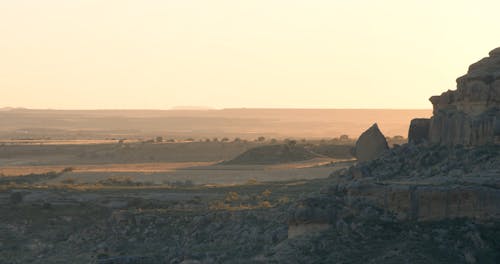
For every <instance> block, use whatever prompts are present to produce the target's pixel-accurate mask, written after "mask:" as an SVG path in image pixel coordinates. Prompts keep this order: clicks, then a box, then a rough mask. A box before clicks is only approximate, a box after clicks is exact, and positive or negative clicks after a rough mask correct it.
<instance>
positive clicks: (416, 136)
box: [408, 118, 431, 144]
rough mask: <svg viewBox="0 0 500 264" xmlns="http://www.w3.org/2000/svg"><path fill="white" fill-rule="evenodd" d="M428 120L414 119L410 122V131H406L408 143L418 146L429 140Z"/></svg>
mask: <svg viewBox="0 0 500 264" xmlns="http://www.w3.org/2000/svg"><path fill="white" fill-rule="evenodd" d="M430 121H431V120H430V119H428V118H416V119H413V120H411V123H410V130H409V131H408V142H409V143H413V144H420V143H422V142H424V141H428V140H429V128H430V124H431V123H430Z"/></svg>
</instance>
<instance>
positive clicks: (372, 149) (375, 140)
mask: <svg viewBox="0 0 500 264" xmlns="http://www.w3.org/2000/svg"><path fill="white" fill-rule="evenodd" d="M387 150H389V146H388V145H387V140H386V139H385V136H384V134H382V132H380V129H379V128H378V125H377V124H373V125H372V126H371V127H370V128H369V129H368V130H366V131H365V132H363V134H361V136H360V137H359V138H358V141H357V142H356V148H355V156H356V158H357V159H358V161H360V162H364V161H370V160H374V159H377V158H378V157H380V156H381V155H382V154H383V153H384V152H386V151H387Z"/></svg>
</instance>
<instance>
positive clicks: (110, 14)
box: [0, 0, 500, 109]
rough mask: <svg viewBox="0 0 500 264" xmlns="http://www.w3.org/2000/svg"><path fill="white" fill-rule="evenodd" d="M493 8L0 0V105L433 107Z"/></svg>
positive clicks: (256, 0) (486, 47) (492, 24)
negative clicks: (433, 101) (432, 99)
mask: <svg viewBox="0 0 500 264" xmlns="http://www.w3.org/2000/svg"><path fill="white" fill-rule="evenodd" d="M498 10H500V1H498V0H476V1H470V0H467V1H464V0H432V1H431V0H418V1H417V0H406V1H405V0H403V1H402V0H378V1H373V0H352V1H344V0H341V1H340V0H301V1H298V0H239V1H235V0H210V1H207V0H182V1H181V0H71V1H70V0H44V1H40V0H15V1H12V0H0V107H26V108H52V109H124V108H128V109H170V108H172V107H178V106H197V107H200V106H202V107H205V106H206V107H213V108H242V107H246V108H406V109H409V108H411V109H416V108H431V104H430V103H429V102H428V98H429V97H430V96H431V95H436V94H440V93H441V92H444V91H446V90H448V89H455V79H456V78H457V77H459V76H461V75H463V74H465V73H466V71H467V68H468V66H469V65H470V64H472V63H474V62H476V61H477V60H479V59H481V58H482V57H485V56H487V54H488V52H489V51H490V50H492V49H494V48H495V47H498V46H500V34H498V32H499V30H500V16H499V15H498Z"/></svg>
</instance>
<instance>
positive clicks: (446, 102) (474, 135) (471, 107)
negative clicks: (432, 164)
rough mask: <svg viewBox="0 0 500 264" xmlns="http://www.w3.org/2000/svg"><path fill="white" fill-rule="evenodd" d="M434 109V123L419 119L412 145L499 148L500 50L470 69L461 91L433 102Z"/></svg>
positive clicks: (413, 127) (461, 80)
mask: <svg viewBox="0 0 500 264" xmlns="http://www.w3.org/2000/svg"><path fill="white" fill-rule="evenodd" d="M429 100H430V101H431V103H432V105H433V107H434V111H433V116H432V117H431V118H430V119H427V120H425V119H415V120H413V121H412V123H411V125H410V130H409V134H408V138H409V141H410V142H413V143H420V142H424V141H428V142H430V143H431V144H441V145H449V146H451V145H465V146H479V145H485V144H498V143H499V141H500V140H499V139H500V48H496V49H494V50H492V51H491V52H490V53H489V57H486V58H483V59H481V60H480V61H478V62H476V63H474V64H472V65H471V66H469V70H468V72H467V74H465V75H464V76H462V77H460V78H458V79H457V89H456V90H453V91H451V90H448V91H446V92H444V93H442V94H441V95H439V96H432V97H431V98H430V99H429Z"/></svg>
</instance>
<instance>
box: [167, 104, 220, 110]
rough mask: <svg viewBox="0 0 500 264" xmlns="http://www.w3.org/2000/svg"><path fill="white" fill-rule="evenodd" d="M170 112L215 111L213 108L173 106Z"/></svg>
mask: <svg viewBox="0 0 500 264" xmlns="http://www.w3.org/2000/svg"><path fill="white" fill-rule="evenodd" d="M171 110H215V108H213V107H210V106H191V105H181V106H174V107H172V108H171Z"/></svg>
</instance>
